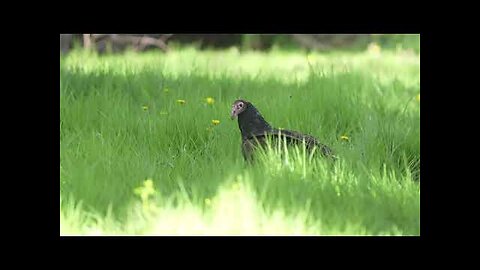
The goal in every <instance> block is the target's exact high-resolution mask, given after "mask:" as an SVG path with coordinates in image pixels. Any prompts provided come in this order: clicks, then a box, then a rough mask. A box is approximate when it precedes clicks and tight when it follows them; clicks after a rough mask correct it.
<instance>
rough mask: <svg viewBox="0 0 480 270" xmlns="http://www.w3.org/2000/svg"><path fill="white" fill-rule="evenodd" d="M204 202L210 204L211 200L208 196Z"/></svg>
mask: <svg viewBox="0 0 480 270" xmlns="http://www.w3.org/2000/svg"><path fill="white" fill-rule="evenodd" d="M205 204H206V205H208V206H210V205H211V204H212V201H211V200H210V199H209V198H206V199H205Z"/></svg>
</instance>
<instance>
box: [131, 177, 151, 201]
mask: <svg viewBox="0 0 480 270" xmlns="http://www.w3.org/2000/svg"><path fill="white" fill-rule="evenodd" d="M134 193H135V194H137V195H139V196H140V197H141V198H142V201H145V200H147V199H148V197H149V196H150V195H153V194H154V193H155V189H154V188H153V181H152V179H147V180H145V181H144V182H143V186H141V187H138V188H136V189H135V190H134Z"/></svg>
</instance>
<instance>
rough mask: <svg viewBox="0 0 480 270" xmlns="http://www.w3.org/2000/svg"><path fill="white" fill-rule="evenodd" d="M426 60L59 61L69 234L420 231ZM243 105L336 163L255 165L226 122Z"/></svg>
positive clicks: (357, 56) (77, 56)
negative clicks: (324, 148) (318, 145)
mask: <svg viewBox="0 0 480 270" xmlns="http://www.w3.org/2000/svg"><path fill="white" fill-rule="evenodd" d="M419 58H420V57H419V55H412V54H402V53H401V52H381V53H379V54H378V53H374V52H365V53H329V54H328V55H321V54H316V55H310V56H309V57H307V56H306V55H305V54H302V53H293V52H282V51H272V52H269V53H260V52H245V53H239V52H238V50H236V49H231V50H225V51H203V52H199V51H196V50H194V49H188V48H185V49H181V50H178V51H172V52H171V53H169V54H161V53H154V52H151V53H143V54H136V53H133V52H128V53H126V54H123V55H105V56H98V55H95V54H91V53H88V52H85V51H78V50H77V51H74V52H73V53H71V54H69V55H68V56H66V57H61V59H60V189H61V204H60V205H61V208H60V225H61V232H60V233H61V234H62V235H71V234H74V235H83V234H101V235H118V234H128V235H177V234H181V235H205V234H206V235H291V234H295V235H304V234H307V235H419V233H420V185H419V171H420V167H419V161H420V108H419V107H420V103H419V101H418V100H417V99H415V97H416V96H417V95H418V94H419V92H420V89H419V87H420V86H419V85H420V67H419ZM206 97H212V98H214V99H215V103H214V104H211V105H208V104H206V102H205V98H206ZM237 98H243V99H247V100H249V101H251V102H253V103H254V104H255V106H256V107H257V108H258V109H259V110H260V112H261V113H262V114H263V116H264V117H265V118H266V119H267V121H269V122H270V123H271V124H272V125H273V126H275V127H280V128H288V129H293V130H299V131H302V132H305V133H309V134H312V135H314V136H316V137H318V138H319V139H320V140H321V141H322V142H323V143H325V144H327V145H330V146H331V147H332V148H333V149H334V150H335V152H336V153H337V156H338V157H339V160H338V162H336V164H335V165H332V164H330V163H328V162H327V161H325V160H322V159H309V158H308V157H307V156H304V155H303V152H302V149H297V150H298V151H296V150H295V149H293V150H289V153H290V154H289V157H288V158H285V156H280V155H276V154H275V151H273V150H272V151H267V152H266V153H263V155H261V158H260V159H259V161H258V162H257V163H256V164H255V165H253V166H248V165H247V164H245V162H244V161H243V158H242V155H241V151H240V143H241V140H240V132H239V130H238V125H237V122H236V121H232V120H230V118H229V112H230V106H231V104H232V102H233V101H234V100H235V99H237ZM180 99H181V100H185V101H186V103H185V104H183V105H182V104H179V103H177V100H180ZM212 120H220V124H218V125H212ZM342 135H346V136H348V137H349V141H345V140H341V139H340V137H341V136H342ZM147 179H151V180H152V183H153V187H149V189H150V192H151V193H152V194H149V193H148V192H149V191H148V190H146V191H145V190H144V192H145V193H144V196H147V195H148V196H147V197H145V198H144V199H143V200H142V198H141V197H140V196H139V194H137V193H136V192H135V190H136V189H137V188H139V187H142V186H143V185H144V181H145V180H147Z"/></svg>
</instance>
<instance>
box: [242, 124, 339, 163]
mask: <svg viewBox="0 0 480 270" xmlns="http://www.w3.org/2000/svg"><path fill="white" fill-rule="evenodd" d="M279 135H280V139H285V140H286V142H287V143H288V144H289V145H294V144H297V145H301V144H303V141H304V140H305V146H306V149H307V150H308V151H313V149H314V148H315V147H316V148H317V149H318V150H320V153H322V155H323V156H327V157H330V158H333V159H336V158H335V155H334V153H333V151H332V150H331V149H330V148H329V147H328V146H326V145H325V144H322V143H320V142H319V141H318V140H317V138H315V137H313V136H311V135H308V134H303V133H300V132H297V131H293V130H285V129H272V130H271V131H269V132H267V133H264V134H258V135H255V136H251V137H249V138H246V139H245V140H243V143H242V153H243V156H244V158H245V159H246V160H251V159H252V154H253V151H254V148H255V147H256V146H263V145H265V141H266V140H265V139H266V137H267V136H268V137H271V138H273V139H278V138H279V137H278V136H279Z"/></svg>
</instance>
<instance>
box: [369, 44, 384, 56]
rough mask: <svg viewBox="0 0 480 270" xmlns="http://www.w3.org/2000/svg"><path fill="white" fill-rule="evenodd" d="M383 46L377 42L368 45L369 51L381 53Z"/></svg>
mask: <svg viewBox="0 0 480 270" xmlns="http://www.w3.org/2000/svg"><path fill="white" fill-rule="evenodd" d="M381 50H382V48H381V47H380V46H379V45H378V44H377V43H375V42H372V43H370V44H369V45H368V48H367V51H368V52H369V53H372V54H380V52H381Z"/></svg>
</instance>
